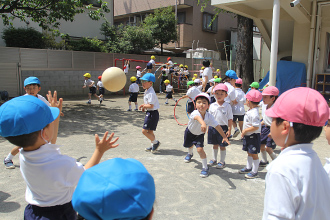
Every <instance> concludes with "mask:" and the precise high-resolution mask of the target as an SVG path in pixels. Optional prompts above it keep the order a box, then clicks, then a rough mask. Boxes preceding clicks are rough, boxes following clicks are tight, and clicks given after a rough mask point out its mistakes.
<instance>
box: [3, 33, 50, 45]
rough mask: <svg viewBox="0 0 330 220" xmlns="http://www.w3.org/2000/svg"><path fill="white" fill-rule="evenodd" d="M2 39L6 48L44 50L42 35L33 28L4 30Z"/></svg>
mask: <svg viewBox="0 0 330 220" xmlns="http://www.w3.org/2000/svg"><path fill="white" fill-rule="evenodd" d="M2 39H3V40H4V41H5V43H6V46H7V47H24V48H39V49H43V48H45V42H44V40H43V35H42V33H40V32H39V31H37V30H36V29H34V28H6V29H4V31H3V35H2Z"/></svg>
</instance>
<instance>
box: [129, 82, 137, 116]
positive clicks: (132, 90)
mask: <svg viewBox="0 0 330 220" xmlns="http://www.w3.org/2000/svg"><path fill="white" fill-rule="evenodd" d="M130 80H131V85H130V86H129V88H128V92H130V93H131V94H130V95H129V99H128V109H127V111H132V107H131V103H132V102H134V103H135V111H138V103H137V97H138V94H139V85H138V84H137V83H136V77H135V76H132V77H131V78H130Z"/></svg>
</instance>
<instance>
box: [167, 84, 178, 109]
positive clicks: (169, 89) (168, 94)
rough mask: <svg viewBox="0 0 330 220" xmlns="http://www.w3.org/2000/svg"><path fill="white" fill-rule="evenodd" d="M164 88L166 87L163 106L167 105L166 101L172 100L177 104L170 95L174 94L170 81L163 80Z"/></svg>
mask: <svg viewBox="0 0 330 220" xmlns="http://www.w3.org/2000/svg"><path fill="white" fill-rule="evenodd" d="M164 83H165V86H166V90H165V91H166V102H165V104H166V105H167V104H168V99H173V100H174V101H175V102H177V101H176V99H175V98H173V96H172V94H174V89H173V86H171V84H170V80H168V79H167V80H165V82H164Z"/></svg>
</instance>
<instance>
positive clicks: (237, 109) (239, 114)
mask: <svg viewBox="0 0 330 220" xmlns="http://www.w3.org/2000/svg"><path fill="white" fill-rule="evenodd" d="M242 84H243V81H242V79H241V78H238V79H236V82H235V100H236V102H237V104H233V106H232V109H233V115H234V116H233V127H234V129H235V131H234V134H233V137H237V135H238V134H239V133H240V132H242V131H243V120H244V114H245V109H244V103H245V102H246V98H245V93H244V92H243V91H242ZM237 120H238V125H239V129H240V130H241V131H240V130H238V128H237V124H236V121H237Z"/></svg>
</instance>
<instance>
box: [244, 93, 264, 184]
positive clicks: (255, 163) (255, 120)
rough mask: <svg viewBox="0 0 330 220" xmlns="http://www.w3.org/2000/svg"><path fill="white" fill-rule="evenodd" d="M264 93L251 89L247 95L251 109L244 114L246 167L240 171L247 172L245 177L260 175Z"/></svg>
mask: <svg viewBox="0 0 330 220" xmlns="http://www.w3.org/2000/svg"><path fill="white" fill-rule="evenodd" d="M261 99H262V95H261V93H260V92H259V91H258V90H251V91H250V92H249V93H248V94H247V95H246V105H247V107H249V110H248V111H247V112H246V114H245V116H244V123H243V131H242V138H243V150H244V151H246V152H247V154H248V157H247V163H246V167H244V168H243V169H241V170H240V171H239V173H247V174H245V177H246V178H248V179H254V178H256V177H258V168H259V158H258V153H259V152H260V117H259V107H258V105H259V102H260V101H261Z"/></svg>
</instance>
